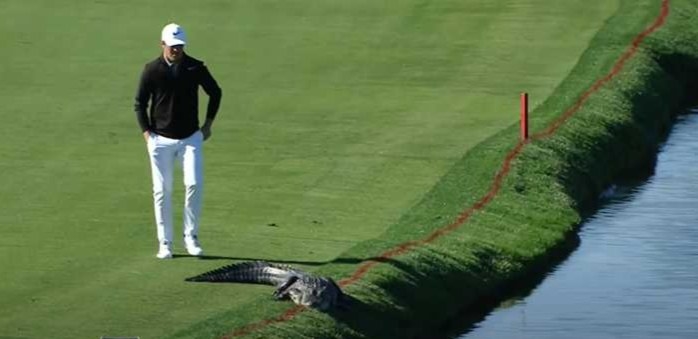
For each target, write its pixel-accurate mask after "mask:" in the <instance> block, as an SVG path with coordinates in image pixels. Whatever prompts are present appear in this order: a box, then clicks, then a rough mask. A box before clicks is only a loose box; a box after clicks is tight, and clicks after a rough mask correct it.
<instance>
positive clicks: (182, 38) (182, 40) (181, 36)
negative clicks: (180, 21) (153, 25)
mask: <svg viewBox="0 0 698 339" xmlns="http://www.w3.org/2000/svg"><path fill="white" fill-rule="evenodd" d="M160 40H162V41H163V42H164V43H165V45H167V46H174V45H186V44H187V35H186V34H185V33H184V29H183V28H182V26H180V25H177V24H175V23H171V24H167V25H166V26H165V27H163V29H162V35H161V39H160Z"/></svg>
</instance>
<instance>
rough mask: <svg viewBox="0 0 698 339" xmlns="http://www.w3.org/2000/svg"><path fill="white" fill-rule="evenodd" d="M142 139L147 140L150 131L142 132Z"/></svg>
mask: <svg viewBox="0 0 698 339" xmlns="http://www.w3.org/2000/svg"><path fill="white" fill-rule="evenodd" d="M143 139H145V142H148V139H150V131H145V132H143Z"/></svg>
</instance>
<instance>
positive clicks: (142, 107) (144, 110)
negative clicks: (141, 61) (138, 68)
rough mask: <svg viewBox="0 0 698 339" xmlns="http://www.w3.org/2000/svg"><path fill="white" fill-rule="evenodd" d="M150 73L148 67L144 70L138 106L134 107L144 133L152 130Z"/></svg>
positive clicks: (140, 82)
mask: <svg viewBox="0 0 698 339" xmlns="http://www.w3.org/2000/svg"><path fill="white" fill-rule="evenodd" d="M148 73H149V72H148V67H147V66H146V67H144V68H143V72H142V73H141V79H140V81H139V83H138V90H137V91H136V104H135V107H134V110H135V111H136V119H137V120H138V125H140V127H141V131H142V132H145V131H147V130H150V122H149V121H148V101H150V97H151V96H152V89H151V86H150V79H149V76H148Z"/></svg>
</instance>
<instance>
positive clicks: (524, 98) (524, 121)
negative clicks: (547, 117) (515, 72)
mask: <svg viewBox="0 0 698 339" xmlns="http://www.w3.org/2000/svg"><path fill="white" fill-rule="evenodd" d="M526 139H528V93H526V92H524V93H521V140H522V141H523V140H526Z"/></svg>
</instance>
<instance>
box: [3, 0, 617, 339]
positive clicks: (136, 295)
mask: <svg viewBox="0 0 698 339" xmlns="http://www.w3.org/2000/svg"><path fill="white" fill-rule="evenodd" d="M617 6H618V3H617V1H600V0H598V1H597V0H594V1H577V0H569V1H564V2H560V1H552V0H526V1H504V0H500V1H484V0H483V1H472V0H471V1H465V2H463V1H438V2H429V1H406V0H401V1H351V2H346V1H322V2H318V1H298V0H297V1H253V2H252V1H201V2H197V3H196V5H195V7H193V5H192V3H191V2H189V1H168V2H164V1H149V2H147V3H144V2H137V1H128V0H126V1H80V2H78V1H75V2H67V1H40V0H33V1H19V0H9V1H3V2H2V3H0V31H2V32H3V34H2V35H0V44H2V46H4V48H3V51H4V53H3V56H4V66H3V67H1V68H0V79H2V81H0V97H1V98H2V102H3V105H2V108H0V117H2V118H3V120H4V121H5V123H4V124H2V125H0V132H2V135H4V136H5V140H4V142H3V143H0V159H2V160H1V161H0V173H2V175H1V176H0V186H1V187H2V188H3V189H2V192H3V194H2V195H0V204H1V205H2V206H3V209H2V212H0V225H2V227H3V230H4V231H5V232H3V236H2V237H0V258H1V259H0V263H1V264H0V276H2V277H3V278H4V279H2V282H0V300H2V306H3V307H1V308H0V337H12V338H14V337H21V338H44V337H52V338H59V339H60V338H74V337H98V336H100V335H105V334H109V335H139V336H141V338H162V337H167V336H170V335H172V334H173V333H177V332H180V331H181V330H184V329H190V328H191V326H192V324H196V323H201V322H203V321H205V320H206V319H209V318H210V317H211V316H212V315H217V314H218V315H222V316H223V317H224V318H227V316H226V315H227V314H228V313H226V312H227V311H228V310H230V309H231V307H232V308H234V306H236V305H238V306H244V307H245V308H247V310H249V305H257V304H258V306H259V310H258V311H257V312H259V313H260V315H263V314H267V313H268V312H267V311H268V310H269V307H280V306H276V305H272V306H268V305H267V304H268V303H269V302H268V301H267V300H266V299H261V298H260V296H264V295H266V294H268V293H269V289H268V288H265V287H259V286H248V285H229V286H225V287H222V286H206V285H197V286H192V285H189V284H185V283H184V282H183V278H184V277H186V276H189V275H192V274H196V273H199V272H202V271H205V270H208V269H211V268H214V267H217V266H220V265H222V264H224V263H227V262H229V261H230V260H231V259H251V258H254V259H269V260H284V261H288V262H291V263H295V264H298V265H301V266H306V267H312V266H313V265H316V264H321V263H324V262H328V261H331V260H333V259H335V258H336V257H337V256H338V255H340V254H341V253H343V252H345V251H346V250H347V249H349V248H361V246H365V247H366V248H370V247H373V246H374V245H375V244H376V243H378V244H382V242H383V241H384V240H371V239H374V238H376V237H379V236H381V235H382V234H384V232H386V231H387V229H388V227H389V226H390V225H392V224H395V223H396V222H398V220H402V219H401V218H403V217H402V216H403V215H405V213H407V212H408V211H410V210H411V209H412V208H413V207H414V206H415V205H416V204H417V203H418V202H419V201H420V200H421V199H422V198H423V196H424V195H425V194H426V193H427V192H428V191H429V190H430V189H431V188H432V186H433V185H434V184H435V183H436V182H437V181H438V180H439V179H440V178H441V177H442V176H443V175H444V174H445V173H446V172H447V171H448V170H449V169H451V168H452V166H454V164H455V163H456V162H457V161H458V160H459V159H460V158H461V156H462V155H463V154H464V153H465V152H466V151H468V150H469V149H470V148H471V147H473V146H474V145H476V144H478V143H480V142H481V141H483V140H485V139H487V138H488V137H490V136H491V135H493V134H494V133H497V132H498V131H500V130H502V129H503V128H505V127H507V126H510V125H511V124H512V123H514V122H515V121H516V119H517V116H516V114H517V113H516V112H517V110H518V107H517V105H518V101H517V100H518V93H519V92H520V91H523V90H525V91H528V92H529V93H530V94H531V97H532V100H533V105H534V106H535V105H537V104H538V103H540V101H541V100H543V99H544V98H546V97H548V96H549V95H550V93H551V92H552V90H553V89H554V88H555V87H556V86H557V85H558V83H559V82H560V81H561V80H562V79H563V78H564V77H565V76H566V75H567V73H568V72H569V71H570V70H571V69H572V67H573V66H574V65H575V63H576V62H577V60H578V57H579V55H580V54H581V53H582V52H583V51H584V50H585V48H586V46H587V44H588V41H589V39H591V37H592V36H594V34H595V33H596V31H597V30H598V29H599V27H601V26H602V25H603V24H604V21H605V20H606V19H607V18H608V17H609V16H610V15H612V14H613V13H614V12H615V10H616V8H617ZM169 21H177V22H179V23H181V24H183V25H184V26H185V27H186V28H188V33H189V35H190V40H191V43H190V46H189V47H188V51H189V52H190V53H191V54H192V55H194V56H195V57H199V58H202V59H204V60H205V61H207V63H208V64H209V66H210V68H211V70H212V71H213V73H214V75H216V76H217V78H218V80H219V82H220V83H221V86H222V87H223V89H224V103H223V107H222V110H221V112H220V115H219V119H218V121H217V123H216V125H215V126H214V137H213V139H212V140H211V142H210V143H209V144H208V145H207V148H206V152H207V158H206V167H207V175H206V179H207V192H206V204H205V208H204V220H203V223H204V225H203V226H202V238H203V242H204V245H205V246H206V250H207V252H208V253H209V254H210V255H212V257H211V258H209V259H211V260H207V261H206V260H203V261H202V260H195V259H192V258H178V259H177V260H172V261H169V262H160V261H157V260H155V259H154V257H153V255H154V252H155V247H156V244H155V242H154V238H155V237H154V227H152V221H151V220H152V212H151V201H150V195H149V185H150V183H149V178H148V167H147V166H148V165H147V162H146V154H145V147H144V145H143V143H142V138H141V137H140V135H139V134H138V130H137V127H136V122H135V117H134V115H133V113H132V111H131V107H132V96H133V92H134V91H135V85H136V80H137V77H138V73H139V72H140V70H141V67H142V64H143V63H145V62H146V61H148V60H150V59H152V58H154V57H155V56H157V54H158V47H157V40H158V37H159V29H160V27H162V25H164V24H165V23H167V22H169ZM492 159H493V160H494V157H493V158H492ZM469 166H472V167H467V170H468V171H473V172H478V171H483V170H484V171H487V170H488V168H489V167H482V166H481V165H478V164H477V163H473V164H469ZM178 193H180V196H181V191H179V192H178ZM452 194H456V195H457V194H462V192H461V193H458V192H451V193H448V192H446V193H444V196H445V197H448V196H449V195H452ZM179 202H181V199H179V200H177V199H176V203H177V205H178V203H179ZM177 205H176V206H177ZM429 213H431V212H429ZM403 219H404V218H403ZM177 220H179V219H177ZM269 225H275V226H269ZM408 235H409V234H395V235H394V236H393V234H392V233H390V232H389V233H387V235H384V236H383V237H384V238H385V237H387V238H390V239H391V240H390V241H400V240H401V239H402V238H404V237H407V236H408ZM362 244H363V245H362ZM355 246H358V247H355ZM347 262H348V264H347V265H348V266H352V265H354V264H355V262H351V261H347ZM260 300H263V301H262V302H260ZM251 313H252V315H254V314H255V313H256V312H251ZM223 326H226V325H223ZM225 329H226V328H218V329H215V331H221V330H225ZM193 336H196V335H193Z"/></svg>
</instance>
